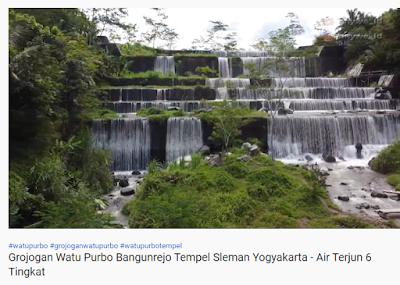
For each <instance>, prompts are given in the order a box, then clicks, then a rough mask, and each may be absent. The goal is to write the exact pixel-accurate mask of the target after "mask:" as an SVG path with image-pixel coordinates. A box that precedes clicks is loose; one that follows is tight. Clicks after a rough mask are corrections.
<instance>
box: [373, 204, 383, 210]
mask: <svg viewBox="0 0 400 285" xmlns="http://www.w3.org/2000/svg"><path fill="white" fill-rule="evenodd" d="M371 208H372V209H374V210H379V209H380V208H381V207H379V205H372V206H371Z"/></svg>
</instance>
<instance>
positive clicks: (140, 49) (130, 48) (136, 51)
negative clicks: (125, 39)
mask: <svg viewBox="0 0 400 285" xmlns="http://www.w3.org/2000/svg"><path fill="white" fill-rule="evenodd" d="M119 48H120V50H121V54H122V56H157V50H155V49H152V48H151V47H148V46H145V45H142V44H140V43H135V44H133V45H132V44H129V43H127V44H120V45H119Z"/></svg>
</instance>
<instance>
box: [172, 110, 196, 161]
mask: <svg viewBox="0 0 400 285" xmlns="http://www.w3.org/2000/svg"><path fill="white" fill-rule="evenodd" d="M202 146H203V131H202V126H201V120H200V119H199V118H193V117H177V118H169V119H168V122H167V145H166V161H167V163H171V162H172V161H174V160H175V159H177V158H179V157H183V156H186V155H190V154H192V153H195V152H196V151H198V150H199V149H200V148H201V147H202Z"/></svg>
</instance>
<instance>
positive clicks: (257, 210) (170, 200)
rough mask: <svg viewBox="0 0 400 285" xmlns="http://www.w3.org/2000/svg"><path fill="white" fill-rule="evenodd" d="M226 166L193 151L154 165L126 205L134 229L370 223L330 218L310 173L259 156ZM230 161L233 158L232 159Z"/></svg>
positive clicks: (233, 157)
mask: <svg viewBox="0 0 400 285" xmlns="http://www.w3.org/2000/svg"><path fill="white" fill-rule="evenodd" d="M243 154H245V153H244V152H242V153H240V152H235V154H234V155H231V156H229V157H227V158H226V159H225V164H224V166H222V167H212V166H208V165H206V164H205V163H204V162H203V160H202V159H201V158H199V157H198V156H194V157H193V158H192V161H191V163H190V164H189V165H185V163H175V164H173V165H170V167H169V168H168V170H166V171H162V170H161V169H160V168H159V167H152V171H151V173H150V174H149V175H148V176H147V177H146V179H145V181H144V183H143V184H142V185H141V186H140V189H139V191H138V194H137V198H136V199H135V200H133V201H132V202H130V203H129V204H127V205H126V207H125V212H126V213H129V214H130V226H131V227H134V228H301V227H331V228H332V227H335V228H341V227H344V228H346V227H352V228H354V227H370V225H368V224H366V223H363V222H360V221H358V220H357V219H356V218H348V217H339V216H338V217H330V216H331V215H330V212H329V209H328V207H327V206H325V205H326V204H329V198H328V195H327V192H326V191H325V190H324V189H323V188H322V187H321V185H320V184H319V182H318V180H317V178H316V176H315V174H314V173H312V172H308V171H307V170H305V169H303V168H301V167H294V166H289V165H284V164H283V163H280V162H278V163H277V178H276V179H273V171H272V162H271V159H270V158H269V157H267V156H265V155H257V156H255V157H253V159H252V160H250V161H248V162H243V161H237V160H236V158H238V157H239V156H240V155H243ZM228 160H229V161H228Z"/></svg>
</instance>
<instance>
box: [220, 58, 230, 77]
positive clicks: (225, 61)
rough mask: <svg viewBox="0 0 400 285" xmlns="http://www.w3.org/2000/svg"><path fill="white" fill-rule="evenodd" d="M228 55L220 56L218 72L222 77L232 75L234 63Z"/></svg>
mask: <svg viewBox="0 0 400 285" xmlns="http://www.w3.org/2000/svg"><path fill="white" fill-rule="evenodd" d="M230 61H231V59H230V58H228V57H218V72H219V77H221V78H231V77H232V63H231V62H230Z"/></svg>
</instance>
